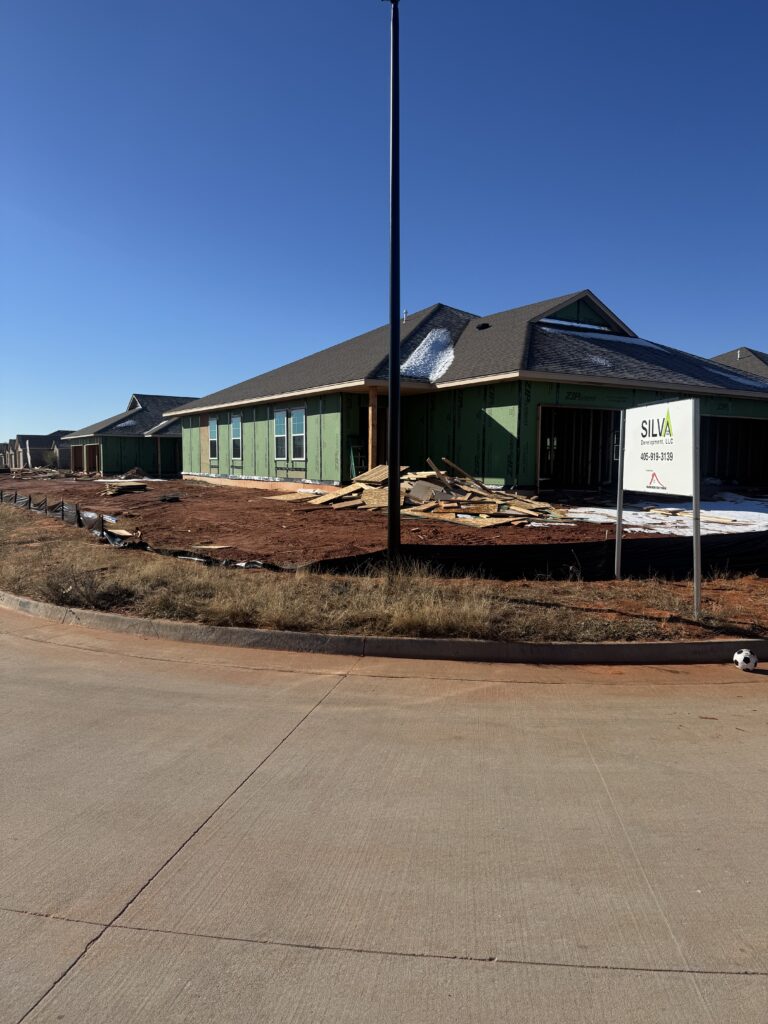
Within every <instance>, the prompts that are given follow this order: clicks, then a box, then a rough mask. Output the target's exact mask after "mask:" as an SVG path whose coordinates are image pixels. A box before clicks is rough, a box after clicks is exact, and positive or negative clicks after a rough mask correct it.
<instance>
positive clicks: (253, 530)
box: [0, 477, 609, 566]
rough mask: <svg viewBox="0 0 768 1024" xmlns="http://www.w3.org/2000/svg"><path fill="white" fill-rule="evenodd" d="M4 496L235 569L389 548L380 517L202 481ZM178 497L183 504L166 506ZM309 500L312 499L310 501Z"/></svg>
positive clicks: (27, 484) (431, 531) (23, 487)
mask: <svg viewBox="0 0 768 1024" xmlns="http://www.w3.org/2000/svg"><path fill="white" fill-rule="evenodd" d="M0 488H2V489H3V490H14V489H16V490H18V493H19V494H24V495H28V494H31V495H32V496H33V499H34V500H35V501H37V500H39V499H41V498H42V497H44V496H45V497H47V498H48V501H49V502H55V501H60V500H62V499H64V500H65V501H69V502H77V503H79V504H80V506H81V507H82V508H83V509H86V510H88V511H93V512H99V513H107V514H109V515H115V516H118V517H119V518H120V525H121V526H124V527H126V528H128V529H131V530H135V529H139V530H141V533H142V536H143V538H144V539H145V540H146V541H148V543H150V544H151V545H152V547H154V548H161V549H171V550H189V549H190V548H193V547H195V546H196V545H200V544H216V545H222V547H220V548H218V549H217V554H218V555H220V556H221V557H222V558H224V557H226V558H230V559H232V560H235V561H242V560H256V559H257V560H259V561H262V562H269V563H272V564H276V565H286V566H297V565H306V564H309V563H313V562H322V561H328V560H332V559H338V558H347V557H349V556H356V555H365V554H371V553H373V552H376V551H381V550H382V549H383V548H385V547H386V544H387V524H386V517H385V515H384V514H383V513H382V512H381V511H370V510H365V511H363V510H357V509H340V510H334V509H332V508H323V507H317V506H312V505H308V504H305V503H303V502H301V503H299V504H294V503H290V502H284V501H272V500H270V498H269V495H270V494H277V493H285V492H284V491H282V492H280V491H267V490H260V489H258V490H257V489H255V488H238V487H227V486H222V485H216V484H208V483H203V482H197V481H159V482H157V483H154V482H152V483H148V484H147V490H146V491H143V492H138V493H136V494H123V495H119V496H117V497H114V498H109V497H104V496H103V495H102V493H101V492H102V491H103V490H104V483H103V481H75V480H68V479H65V480H40V481H37V480H35V481H19V482H14V481H10V480H5V481H4V480H3V479H2V478H1V477H0ZM168 495H178V496H179V498H180V501H178V502H172V503H169V502H164V501H161V500H160V499H161V498H162V497H167V496H168ZM307 497H308V498H310V497H312V495H311V494H310V495H308V496H307ZM608 535H609V531H608V530H606V527H605V526H603V525H600V524H598V523H567V524H560V523H555V522H553V524H552V525H551V526H548V527H546V528H540V527H531V526H522V527H520V526H518V527H516V526H500V527H497V528H494V529H485V530H478V529H476V528H472V527H468V526H458V525H454V524H451V523H445V524H443V523H436V524H432V523H428V522H425V521H423V520H416V519H407V518H403V525H402V536H403V544H404V545H405V547H406V550H407V548H408V546H409V545H419V546H424V545H426V546H448V545H456V546H459V547H465V548H467V547H469V548H471V547H473V546H474V547H481V546H483V547H485V546H494V545H495V546H499V547H505V548H506V547H513V546H517V545H529V544H547V543H553V542H558V543H566V542H567V543H569V544H574V543H579V542H582V541H603V540H605V539H606V537H607V536H608Z"/></svg>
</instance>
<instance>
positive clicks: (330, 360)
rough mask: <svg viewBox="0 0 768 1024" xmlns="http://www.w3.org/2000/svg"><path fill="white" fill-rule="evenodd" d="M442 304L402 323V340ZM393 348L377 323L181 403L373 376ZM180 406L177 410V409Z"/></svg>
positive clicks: (233, 400)
mask: <svg viewBox="0 0 768 1024" xmlns="http://www.w3.org/2000/svg"><path fill="white" fill-rule="evenodd" d="M439 308H440V304H439V303H438V304H436V305H434V306H429V307H428V308H427V309H422V310H420V311H419V312H418V313H411V315H410V316H409V317H408V318H407V319H406V320H405V321H404V322H403V323H402V324H401V325H400V343H401V346H403V345H404V344H405V343H407V342H408V341H409V340H410V339H411V337H412V335H413V334H414V332H415V331H416V330H417V329H418V328H419V327H422V326H423V325H424V324H425V323H426V321H427V320H428V318H429V317H431V316H432V315H433V314H434V313H435V312H436V311H437V310H438V309H439ZM388 350H389V326H388V325H385V326H384V327H377V328H376V330H374V331H368V332H367V333H366V334H361V335H360V336H359V337H357V338H350V339H349V341H342V342H341V343H340V344H338V345H332V346H331V347H330V348H325V349H323V350H322V351H321V352H314V353H313V354H312V355H309V356H304V358H303V359H297V360H295V362H292V363H287V364H286V365H285V366H280V367H278V368H277V369H276V370H270V371H269V372H267V373H261V374H259V375H258V376H257V377H251V378H250V379H249V380H245V381H243V382H242V383H240V384H235V385H233V386H232V387H229V388H224V389H222V390H221V391H214V392H213V393H212V394H210V395H206V396H205V397H204V398H199V399H197V400H196V401H194V402H189V403H187V404H185V405H183V406H182V404H181V402H179V407H180V408H183V409H184V411H187V410H188V411H190V412H194V411H195V410H196V409H208V408H216V407H220V406H232V405H237V404H238V403H240V402H253V401H258V399H260V398H269V397H271V396H272V395H284V394H291V393H292V392H301V391H310V390H312V389H313V388H322V387H330V386H333V385H334V384H339V385H341V384H344V383H346V382H347V381H360V380H366V379H370V378H372V377H375V376H377V375H378V374H380V373H382V372H383V366H384V365H386V359H387V352H388ZM177 411H179V410H174V412H177Z"/></svg>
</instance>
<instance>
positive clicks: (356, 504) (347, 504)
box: [331, 498, 364, 509]
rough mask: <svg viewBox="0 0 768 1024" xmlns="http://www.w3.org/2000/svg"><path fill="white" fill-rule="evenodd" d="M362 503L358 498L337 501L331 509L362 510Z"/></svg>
mask: <svg viewBox="0 0 768 1024" xmlns="http://www.w3.org/2000/svg"><path fill="white" fill-rule="evenodd" d="M363 507H364V506H363V503H362V501H360V500H359V499H358V498H352V499H351V500H350V501H337V502H336V504H335V505H331V508H332V509H337V508H363Z"/></svg>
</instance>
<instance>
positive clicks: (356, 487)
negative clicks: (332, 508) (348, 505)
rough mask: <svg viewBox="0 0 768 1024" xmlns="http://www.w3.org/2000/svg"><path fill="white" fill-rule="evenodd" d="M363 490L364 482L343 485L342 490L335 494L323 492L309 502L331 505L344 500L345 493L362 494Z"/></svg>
mask: <svg viewBox="0 0 768 1024" xmlns="http://www.w3.org/2000/svg"><path fill="white" fill-rule="evenodd" d="M362 490H363V485H362V484H349V485H348V486H347V487H342V488H340V490H338V491H335V492H334V493H333V494H323V495H322V496H321V497H319V498H312V499H311V500H310V502H309V504H310V505H331V504H333V502H334V501H342V500H343V499H344V497H345V495H351V494H360V493H361V492H362Z"/></svg>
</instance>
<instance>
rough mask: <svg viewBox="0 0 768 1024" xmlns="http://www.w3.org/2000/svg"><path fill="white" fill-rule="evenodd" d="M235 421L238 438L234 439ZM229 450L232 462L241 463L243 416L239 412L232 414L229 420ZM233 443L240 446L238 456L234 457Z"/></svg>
mask: <svg viewBox="0 0 768 1024" xmlns="http://www.w3.org/2000/svg"><path fill="white" fill-rule="evenodd" d="M235 420H237V425H238V436H237V437H235ZM229 435H230V436H229V449H230V454H231V456H232V461H233V462H242V461H243V414H242V413H241V412H233V413H232V415H231V416H230V419H229ZM235 441H237V442H238V443H239V444H240V454H239V455H235Z"/></svg>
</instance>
